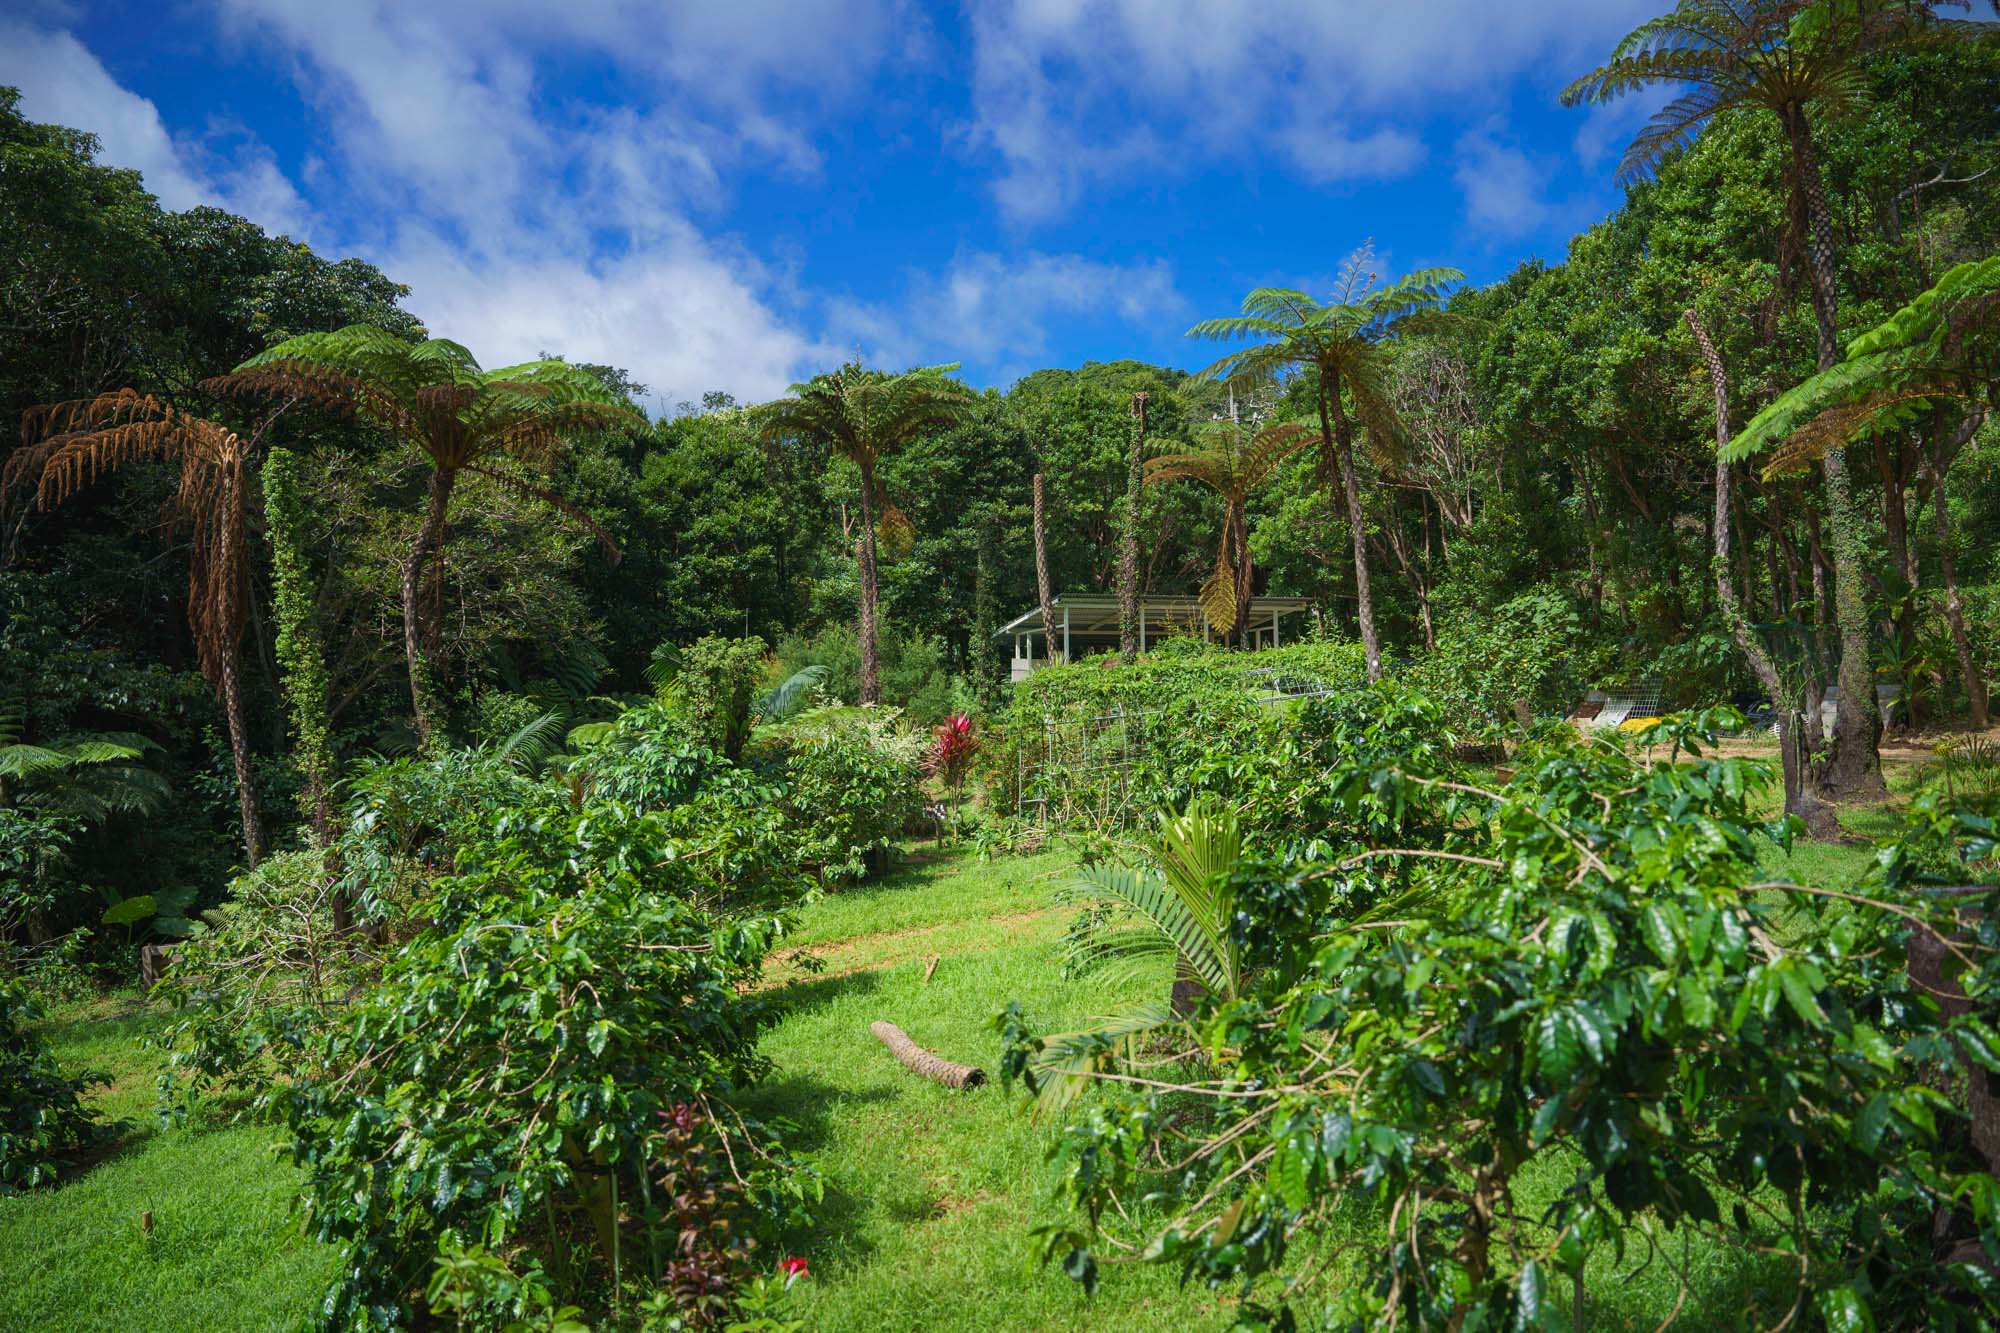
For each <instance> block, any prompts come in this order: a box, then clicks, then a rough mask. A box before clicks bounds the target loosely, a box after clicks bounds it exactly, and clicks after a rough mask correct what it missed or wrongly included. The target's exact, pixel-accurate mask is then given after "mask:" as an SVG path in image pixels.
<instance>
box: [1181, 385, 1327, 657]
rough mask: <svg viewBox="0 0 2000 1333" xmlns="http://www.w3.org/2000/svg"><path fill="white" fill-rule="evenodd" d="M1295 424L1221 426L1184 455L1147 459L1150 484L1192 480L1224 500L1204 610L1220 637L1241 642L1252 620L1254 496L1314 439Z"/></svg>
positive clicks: (1209, 430)
mask: <svg viewBox="0 0 2000 1333" xmlns="http://www.w3.org/2000/svg"><path fill="white" fill-rule="evenodd" d="M1314 438H1315V437H1314V436H1313V435H1312V433H1311V432H1310V431H1308V430H1307V429H1306V427H1304V426H1301V425H1299V424H1298V423H1296V422H1284V423H1281V424H1279V425H1276V426H1267V427H1265V428H1264V429H1263V430H1261V431H1258V432H1257V433H1256V434H1254V435H1253V434H1251V433H1250V432H1249V431H1248V430H1246V429H1245V428H1243V427H1241V426H1238V425H1236V424H1235V423H1233V422H1222V423H1218V424H1216V425H1214V426H1211V427H1209V428H1207V429H1206V430H1203V431H1202V432H1201V433H1200V434H1198V435H1197V436H1196V437H1195V442H1194V447H1193V448H1192V449H1190V450H1188V451H1187V452H1185V453H1178V454H1161V455H1160V456H1159V457H1157V458H1149V459H1147V460H1146V485H1148V486H1161V485H1165V484H1166V483H1168V482H1172V481H1193V482H1198V483H1200V484H1201V485H1203V486H1206V487H1208V488H1209V489H1210V490H1212V491H1214V492H1215V493H1216V494H1217V495H1219V496H1221V497H1222V503H1223V512H1222V536H1221V539H1220V540H1219V541H1218V542H1217V545H1216V551H1215V572H1214V573H1212V574H1210V575H1209V576H1208V581H1207V582H1206V583H1204V584H1202V585H1201V593H1200V600H1201V609H1202V613H1203V614H1204V615H1206V616H1207V617H1208V623H1209V627H1210V628H1211V629H1213V630H1214V631H1215V632H1216V633H1218V634H1226V635H1229V636H1230V637H1232V638H1235V639H1238V640H1241V639H1242V637H1243V634H1244V632H1245V629H1246V627H1247V626H1248V625H1249V621H1250V594H1251V567H1250V531H1249V516H1248V513H1247V509H1248V502H1249V498H1250V493H1251V492H1252V491H1254V490H1256V489H1258V488H1259V487H1261V486H1262V485H1263V484H1264V483H1265V482H1267V481H1269V480H1270V479H1271V474H1272V473H1273V472H1275V471H1276V470H1277V468H1278V464H1280V463H1282V462H1284V461H1285V460H1286V459H1287V458H1290V457H1291V456H1292V455H1293V454H1295V453H1297V452H1298V451H1299V450H1300V449H1301V448H1303V447H1304V446H1305V445H1307V444H1310V443H1312V442H1313V440H1314Z"/></svg>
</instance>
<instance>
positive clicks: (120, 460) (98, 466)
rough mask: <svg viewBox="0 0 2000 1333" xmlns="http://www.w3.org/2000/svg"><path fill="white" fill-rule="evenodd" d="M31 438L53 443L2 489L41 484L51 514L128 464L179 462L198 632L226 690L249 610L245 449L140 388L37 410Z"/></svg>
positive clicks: (26, 422) (29, 427)
mask: <svg viewBox="0 0 2000 1333" xmlns="http://www.w3.org/2000/svg"><path fill="white" fill-rule="evenodd" d="M23 431H24V433H27V432H31V431H40V432H42V433H43V434H44V435H45V438H41V439H35V440H32V442H31V443H30V444H28V445H27V446H26V447H24V448H23V449H21V450H18V451H16V453H15V454H14V456H13V457H11V458H9V459H8V460H7V466H6V468H5V471H4V475H3V476H0V482H4V484H5V485H7V486H14V485H21V484H24V483H27V482H29V481H30V480H32V482H33V484H34V486H35V492H36V495H37V498H38V499H39V501H40V503H41V505H42V507H43V508H45V509H46V508H52V507H54V506H56V505H59V504H61V503H63V502H64V501H65V500H68V499H69V498H70V497H72V496H74V495H75V494H76V493H77V492H78V491H80V490H82V489H83V488H84V487H86V486H89V485H91V484H92V483H94V482H96V481H97V480H98V479H99V478H100V477H102V476H103V475H104V474H105V473H107V472H113V471H116V470H117V469H118V468H121V467H123V466H124V465H125V464H127V463H131V462H135V461H142V460H156V461H161V462H171V461H175V460H178V461H179V463H180V465H181V482H180V489H179V490H178V491H177V492H176V493H175V496H174V507H175V509H176V511H177V512H178V514H179V517H180V518H181V520H182V521H184V522H186V523H187V524H188V526H189V529H190V549H189V558H188V563H189V571H188V625H189V627H190V629H192V631H193V634H194V642H195V653H196V657H197V659H198V660H199V661H200V664H201V671H202V675H203V676H204V677H205V678H206V679H207V680H208V682H209V683H210V684H211V685H214V686H217V687H218V688H219V686H220V682H221V678H222V670H223V666H224V663H225V661H226V658H227V654H228V653H229V651H230V650H231V649H233V648H234V646H235V644H236V643H237V641H238V640H239V639H241V637H242V634H243V620H244V613H245V608H246V607H247V605H248V596H247V593H248V587H249V565H248V557H247V554H246V540H245V536H244V532H245V527H246V522H247V515H246V511H245V507H244V472H245V461H246V457H247V453H248V451H247V450H246V448H245V447H244V444H243V441H242V440H241V439H240V438H239V437H238V436H237V435H236V433H235V432H234V431H232V430H229V429H227V428H225V427H223V426H219V425H217V424H216V423H215V422H213V421H208V420H206V419H204V418H201V417H193V416H188V415H187V414H185V413H182V412H178V411H175V410H174V409H173V408H172V407H170V406H168V405H166V404H164V403H161V402H160V401H158V400H157V399H155V398H152V397H150V396H148V395H145V394H140V393H136V392H134V391H133V390H131V389H123V390H120V391H118V392H116V393H108V394H100V395H99V396H97V397H96V398H90V399H78V400H76V401H73V402H68V403H51V404H47V405H44V406H42V407H38V408H35V409H32V410H31V411H30V412H28V413H27V414H25V415H24V419H23Z"/></svg>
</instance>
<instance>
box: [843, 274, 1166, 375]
mask: <svg viewBox="0 0 2000 1333" xmlns="http://www.w3.org/2000/svg"><path fill="white" fill-rule="evenodd" d="M1187 313H1188V302H1187V300H1186V298H1185V297H1183V296H1182V295H1181V293H1180V290H1179V289H1178V288H1177V287H1176V286H1175V283H1174V274H1173V269H1172V267H1171V266H1170V265H1169V264H1167V262H1166V261H1165V260H1153V261H1151V262H1145V263H1134V264H1112V263H1104V262H1101V261H1098V260H1093V259H1089V258H1086V257H1084V256H1081V255H1072V254H1040V253H1033V252H1030V253H1028V254H1025V255H1023V256H1021V257H1020V258H1018V259H1008V258H1003V257H1002V256H1000V255H996V254H991V253H985V252H973V253H962V254H960V255H958V256H957V257H955V258H954V259H953V260H952V262H951V263H950V264H949V265H948V266H946V267H945V268H944V269H943V270H942V271H940V272H935V273H925V272H914V273H911V274H909V275H908V280H907V285H906V290H905V291H904V292H903V293H902V295H901V296H900V297H899V298H898V299H897V300H896V301H895V302H894V303H893V304H874V303H868V302H860V301H846V302H840V303H837V304H836V305H835V306H834V308H833V310H832V312H831V315H830V318H829V334H828V336H829V339H832V340H836V341H838V342H840V343H842V344H843V345H849V346H858V347H859V349H860V351H861V352H862V354H863V356H864V357H865V358H866V359H869V360H873V361H876V362H879V363H881V364H884V365H897V366H905V365H916V364H920V363H924V362H936V361H941V360H947V359H950V360H957V359H959V358H964V359H966V360H969V361H972V362H974V363H976V364H977V365H978V366H980V367H982V368H986V369H990V370H991V372H992V373H991V378H992V380H993V381H994V382H996V383H1001V384H1004V383H1007V382H1008V381H1011V380H1013V379H1015V378H1018V377H1019V376H1020V375H1021V374H1023V373H1025V372H1026V371H1027V370H1029V369H1031V368H1033V367H1034V366H1035V365H1037V364H1041V362H1042V360H1043V359H1044V358H1045V356H1046V353H1047V351H1048V347H1049V342H1050V337H1051V334H1052V332H1053V330H1054V327H1055V325H1056V323H1057V322H1058V321H1061V322H1064V323H1069V324H1074V323H1078V322H1092V323H1115V324H1122V325H1127V326H1134V327H1144V326H1147V325H1154V326H1157V325H1158V324H1160V323H1161V322H1162V321H1166V322H1171V321H1172V320H1174V319H1177V318H1182V317H1184V316H1186V315H1187Z"/></svg>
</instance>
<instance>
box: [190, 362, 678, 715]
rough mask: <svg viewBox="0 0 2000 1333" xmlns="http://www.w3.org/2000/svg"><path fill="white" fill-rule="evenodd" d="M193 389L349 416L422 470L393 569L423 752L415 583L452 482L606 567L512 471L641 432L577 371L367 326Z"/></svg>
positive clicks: (423, 593)
mask: <svg viewBox="0 0 2000 1333" xmlns="http://www.w3.org/2000/svg"><path fill="white" fill-rule="evenodd" d="M204 387H206V388H208V389H209V390H211V391H212V392H216V393H224V394H239V395H253V396H258V397H265V398H276V399H283V400H300V399H303V400H306V401H311V402H315V403H318V404H321V405H323V406H326V407H331V408H335V409H337V410H340V411H345V412H351V413H353V414H354V415H356V416H358V417H360V418H362V419H363V420H366V421H368V422H370V423H371V424H373V425H375V426H378V427H380V428H381V429H383V430H385V431H387V432H388V433H389V434H391V435H393V436H394V437H396V438H397V439H398V440H400V441H402V442H403V443H404V444H406V445H408V446H409V447H411V448H413V449H415V450H417V451H418V452H420V453H422V454H423V455H424V457H425V458H426V459H427V460H428V461H429V463H430V465H431V484H430V494H429V502H428V505H427V507H426V509H425V513H424V517H423V521H422V522H421V523H420V524H419V526H418V529H417V535H416V538H415V540H414V541H413V542H412V544H411V548H410V551H409V554H408V555H407V556H406V557H405V558H404V561H403V566H402V569H401V592H402V601H403V645H404V655H405V657H406V659H407V662H408V667H409V673H410V704H411V713H412V716H413V719H414V721H415V722H416V726H417V732H418V734H419V736H420V737H421V738H422V739H423V740H424V742H425V743H429V741H430V738H431V732H432V727H433V720H434V715H435V711H436V709H435V704H434V703H433V702H432V700H431V689H430V683H429V680H428V676H429V664H428V660H427V659H428V656H429V655H430V654H431V653H432V651H433V645H434V643H435V640H436V637H437V636H436V623H437V618H438V614H439V609H438V608H437V607H436V606H435V605H433V604H432V603H433V601H434V598H433V596H432V595H431V591H430V590H431V588H432V586H433V584H432V582H431V581H428V580H427V579H426V574H427V573H428V572H430V571H431V570H432V568H433V567H434V563H435V561H436V559H437V558H438V557H439V555H440V552H441V550H442V547H443V543H444V541H445V538H446V534H447V533H448V531H449V526H448V521H447V520H448V517H449V511H450V506H451V497H452V492H453V490H454V488H455V486H456V485H457V481H458V477H459V475H460V474H461V473H472V474H474V475H477V476H480V477H484V478H486V479H487V480H489V481H491V482H493V483H494V484H495V485H497V486H499V487H501V488H502V489H503V490H506V491H508V492H510V493H512V494H515V495H519V496H522V497H524V498H527V499H529V500H532V501H535V502H537V503H540V504H544V505H547V506H548V507H550V508H552V509H554V510H556V512H558V513H560V514H562V515H563V516H564V517H565V518H567V519H569V520H570V521H571V522H572V523H574V524H576V525H577V526H579V527H582V528H584V529H585V530H587V531H589V532H591V533H592V534H593V535H594V536H596V537H597V538H598V540H599V542H600V544H602V545H603V546H604V548H605V551H606V553H607V555H608V556H609V557H610V558H611V559H612V560H614V561H615V560H616V559H617V553H618V552H617V545H616V543H615V542H614V541H612V539H611V535H610V533H608V532H606V531H605V530H604V529H603V528H602V527H600V526H599V525H598V524H597V523H596V522H595V520H593V519H591V518H590V516H589V515H587V514H585V513H584V512H583V511H582V510H580V509H578V508H577V507H576V506H574V505H572V504H570V503H569V502H568V501H566V500H564V499H563V498H562V497H560V496H558V495H556V494H555V493H554V492H553V491H551V490H549V489H548V488H547V487H545V486H541V485H539V484H537V483H536V481H535V480H534V479H533V478H532V477H531V476H528V475H524V473H523V471H522V469H527V470H529V471H535V470H546V469H547V468H548V467H549V466H550V465H551V464H552V463H553V462H554V460H555V458H556V457H557V455H558V454H559V453H560V452H561V451H562V449H563V448H564V447H565V446H566V445H567V444H568V442H569V441H570V440H572V439H574V438H575V437H576V436H577V435H579V434H583V433H586V432H589V431H595V430H608V429H613V428H616V427H620V426H630V427H636V426H640V425H642V424H644V418H642V417H641V416H640V415H639V414H638V413H637V412H636V411H634V410H633V409H632V406H631V404H629V403H627V402H626V401H625V400H624V399H622V398H621V397H619V396H618V395H617V394H615V393H613V392H612V391H611V390H609V389H607V388H606V387H605V386H604V384H603V382H602V381H601V380H599V379H598V378H597V377H596V376H595V375H592V374H591V373H590V372H589V371H586V370H584V369H582V368H581V367H578V366H572V365H570V364H568V363H567V362H563V361H530V362H526V363H523V364H521V365H517V366H503V367H501V368H500V369H498V370H482V369H481V368H480V366H479V362H478V361H477V360H476V359H475V358H474V357H473V355H472V353H471V352H470V351H469V350H468V349H467V348H466V347H464V346H463V345H462V344H460V343H455V342H452V341H451V340H450V339H447V338H428V339H425V340H423V341H420V342H406V341H405V340H403V339H401V338H399V337H397V336H395V335H394V334H392V333H389V332H388V331H387V330H384V329H380V328H376V327H374V326H373V325H369V324H350V325H348V326H347V327H346V328H342V329H335V330H334V331H332V332H330V333H307V334H301V335H299V336H298V337H296V338H288V339H286V340H285V341H284V342H281V343H279V344H277V345H276V346H275V347H272V348H270V349H268V350H267V351H264V352H261V353H259V354H258V355H256V356H253V357H251V358H250V359H249V360H248V361H245V362H244V363H243V364H242V365H240V366H238V367H237V368H236V369H235V370H234V371H232V372H231V373H229V374H227V375H221V376H218V377H216V378H214V379H211V380H209V381H207V382H206V384H205V386H204Z"/></svg>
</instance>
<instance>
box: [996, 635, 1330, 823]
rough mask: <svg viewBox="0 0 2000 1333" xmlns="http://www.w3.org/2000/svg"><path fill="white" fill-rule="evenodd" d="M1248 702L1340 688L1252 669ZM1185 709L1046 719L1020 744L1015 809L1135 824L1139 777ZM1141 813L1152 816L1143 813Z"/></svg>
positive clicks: (1042, 818) (1071, 819)
mask: <svg viewBox="0 0 2000 1333" xmlns="http://www.w3.org/2000/svg"><path fill="white" fill-rule="evenodd" d="M1247 683H1248V684H1249V686H1250V689H1249V690H1248V691H1247V692H1246V694H1245V696H1244V701H1245V702H1246V703H1247V704H1249V705H1251V706H1253V707H1256V708H1260V709H1276V708H1282V707H1285V706H1288V705H1291V704H1296V703H1299V702H1302V701H1304V700H1307V699H1316V698H1321V697H1324V696H1327V695H1332V694H1336V693H1339V692H1340V691H1339V690H1337V689H1336V688H1335V687H1333V686H1330V685H1328V684H1326V683H1325V682H1323V681H1318V680H1314V679H1312V678H1311V677H1307V676H1289V675H1285V674H1282V673H1279V672H1276V671H1272V670H1268V669H1267V670H1259V671H1254V672H1251V673H1249V674H1248V679H1247ZM1188 720H1189V715H1188V714H1187V713H1186V712H1183V711H1180V710H1176V709H1173V708H1152V709H1142V710H1134V709H1126V708H1124V707H1122V706H1119V705H1113V707H1112V708H1111V709H1110V711H1108V712H1103V713H1097V714H1093V715H1089V716H1081V717H1054V716H1044V717H1043V718H1042V723H1041V728H1040V734H1039V735H1036V736H1031V737H1023V738H1022V739H1021V743H1020V744H1018V745H1016V747H1015V750H1014V755H1015V771H1014V790H1015V793H1016V797H1017V807H1016V808H1017V809H1018V810H1019V811H1020V813H1021V814H1022V815H1023V816H1024V817H1026V818H1029V819H1033V820H1036V821H1038V822H1040V823H1043V824H1046V825H1053V826H1056V827H1062V828H1081V829H1092V830H1095V831H1097V832H1100V833H1114V832H1118V831H1121V830H1123V829H1125V828H1126V827H1127V826H1128V825H1130V823H1131V822H1132V818H1133V812H1134V803H1135V796H1140V797H1143V795H1144V793H1143V792H1135V784H1134V775H1135V773H1137V772H1139V771H1140V770H1141V769H1142V767H1143V765H1144V763H1145V761H1146V760H1147V759H1148V758H1149V757H1150V756H1151V755H1152V754H1153V753H1154V751H1155V749H1156V748H1157V747H1158V745H1159V743H1160V740H1161V739H1162V736H1161V729H1162V728H1164V727H1173V726H1179V725H1185V724H1186V723H1187V722H1188ZM1141 813H1146V812H1144V811H1142V812H1141Z"/></svg>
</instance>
